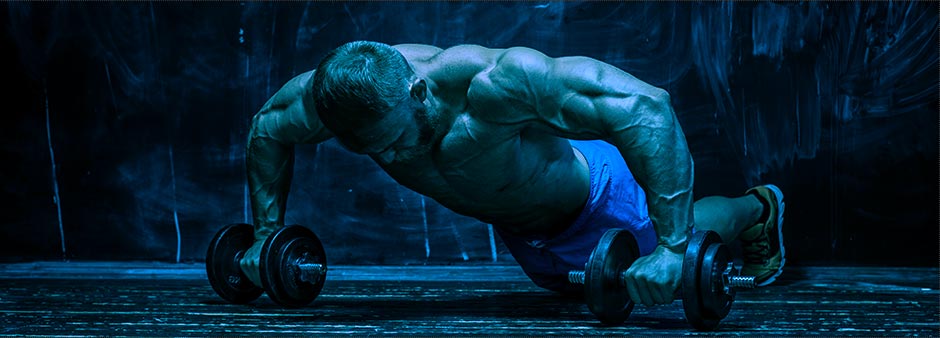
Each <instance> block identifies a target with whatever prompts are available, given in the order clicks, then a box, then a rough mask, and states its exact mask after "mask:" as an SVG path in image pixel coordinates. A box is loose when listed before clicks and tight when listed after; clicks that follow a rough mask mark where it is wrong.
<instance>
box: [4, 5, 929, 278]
mask: <svg viewBox="0 0 940 338" xmlns="http://www.w3.org/2000/svg"><path fill="white" fill-rule="evenodd" d="M937 13H938V8H937V3H935V2H930V3H926V2H919V3H918V2H875V3H869V2H864V3H828V2H813V3H792V2H783V3H779V4H776V3H751V2H736V3H706V4H696V3H684V2H683V3H659V2H657V3H652V2H651V3H633V2H631V3H607V2H603V3H578V2H549V3H537V2H520V3H508V2H495V3H494V2H471V3H458V2H446V3H429V2H402V3H386V2H356V3H334V2H328V3H244V4H242V3H175V2H174V3H111V4H96V3H53V4H47V3H6V4H4V5H3V6H2V7H0V58H2V65H0V81H2V82H3V85H4V88H6V89H5V90H4V91H3V94H2V95H3V96H4V98H5V99H4V100H3V102H4V104H5V106H4V109H3V114H4V116H5V119H4V120H3V123H0V140H2V145H0V146H2V151H3V153H2V154H3V157H2V158H3V161H4V165H3V166H0V178H2V182H3V183H2V187H3V189H2V190H0V191H2V196H0V197H2V198H3V200H4V201H6V202H5V204H4V210H5V215H6V217H4V218H2V221H0V260H19V259H61V258H62V257H67V258H69V259H96V260H100V259H104V260H110V259H116V260H126V259H155V260H166V261H176V260H201V259H202V258H203V255H204V253H205V249H206V246H207V245H208V241H209V239H210V237H211V235H212V234H213V233H214V232H215V231H216V230H217V229H218V228H219V227H221V226H223V225H224V224H227V223H231V222H243V221H245V220H246V219H248V218H249V216H250V215H249V212H250V211H249V210H247V209H246V205H247V204H246V203H247V202H246V201H247V200H246V187H245V179H244V168H243V167H244V147H245V139H246V135H247V123H248V120H249V118H250V117H251V116H252V115H253V114H254V112H256V111H257V109H258V108H259V107H260V106H261V104H263V103H264V101H265V100H266V99H267V98H268V97H269V96H270V95H271V94H273V93H274V92H275V91H276V90H277V89H278V88H279V87H280V85H282V84H283V83H284V82H286V81H287V80H288V79H290V78H291V77H292V76H294V75H296V74H299V73H302V72H304V71H306V70H309V69H311V68H313V67H314V66H315V65H316V64H317V62H318V61H319V59H320V57H322V55H324V54H325V53H326V52H327V51H329V50H330V49H332V48H334V47H336V46H338V45H340V44H342V43H344V42H347V41H351V40H360V39H365V40H377V41H382V42H386V43H389V44H396V43H425V44H433V45H437V46H440V47H448V46H453V45H456V44H463V43H472V44H480V45H484V46H488V47H509V46H517V45H520V46H528V47H532V48H536V49H539V50H541V51H542V52H544V53H546V54H548V55H550V56H565V55H586V56H591V57H594V58H597V59H600V60H603V61H606V62H608V63H611V64H613V65H615V66H618V67H620V68H622V69H624V70H626V71H628V72H630V73H631V74H633V75H634V76H636V77H638V78H640V79H642V80H644V81H646V82H649V83H651V84H653V85H656V86H659V87H662V88H665V89H667V90H668V91H669V92H670V93H671V94H672V98H673V101H674V102H673V104H674V106H675V110H676V112H677V114H678V115H679V119H680V121H681V123H682V125H683V128H684V130H685V132H686V135H687V138H688V141H689V145H690V148H691V150H692V153H693V156H694V158H695V163H696V168H695V169H696V186H695V189H696V191H695V194H696V197H697V198H700V197H703V196H707V195H713V194H720V195H737V194H740V193H742V192H743V191H744V189H746V188H747V187H749V186H751V185H755V184H759V183H763V182H773V183H776V184H778V185H779V186H780V187H781V188H782V189H783V190H784V191H785V192H786V193H787V200H788V204H787V207H788V208H787V215H786V216H787V226H786V239H787V242H788V254H789V259H790V261H791V262H793V263H796V264H800V263H806V264H811V263H820V262H824V263H840V264H882V263H888V264H899V265H909V264H926V265H933V264H936V257H937V253H938V247H937V238H938V227H937V216H938V206H937V203H936V201H937V198H938V195H937V178H938V176H937V163H938V155H937V153H938V148H937V140H938V133H937V131H938V123H937V122H938V121H937V118H938V113H937V107H938V102H937V98H938V87H937V80H938V77H937V76H938V70H937V64H938V49H937V28H938V19H937ZM312 152H313V149H312V147H299V148H298V157H297V165H296V169H295V171H296V175H295V180H294V184H293V192H292V195H291V198H290V202H289V211H288V214H287V221H288V223H300V224H305V225H308V226H309V227H311V228H313V229H314V230H315V231H317V232H318V234H320V236H321V238H322V239H323V240H324V241H325V244H326V246H327V250H328V251H327V252H328V254H329V255H330V257H331V261H332V262H334V263H347V264H348V263H364V264H369V263H384V264H423V263H434V264H449V263H461V262H465V261H471V262H494V261H496V262H511V261H512V258H511V257H510V256H508V254H507V252H506V250H505V248H504V247H502V246H501V244H500V243H499V239H498V238H494V237H493V235H492V232H491V231H490V229H489V227H488V226H487V225H486V224H482V223H480V222H478V221H475V220H473V219H468V218H464V217H459V216H456V215H454V214H453V213H451V212H449V211H448V210H446V209H444V208H443V207H441V206H439V205H437V204H436V203H435V202H434V201H433V200H430V199H425V198H422V197H421V196H419V195H417V194H415V193H413V192H411V191H409V190H407V189H405V188H402V187H400V186H398V185H397V184H395V183H394V181H392V180H391V179H390V178H389V177H388V176H387V175H385V174H384V173H383V172H382V171H381V170H379V169H378V167H377V166H375V165H374V164H372V163H371V162H370V161H369V160H368V159H367V158H365V157H361V156H356V155H353V154H349V153H345V152H343V151H342V150H341V148H339V147H338V146H337V145H336V144H334V143H333V142H332V141H331V142H328V143H325V144H322V145H320V146H319V152H318V153H317V155H316V156H311V153H312Z"/></svg>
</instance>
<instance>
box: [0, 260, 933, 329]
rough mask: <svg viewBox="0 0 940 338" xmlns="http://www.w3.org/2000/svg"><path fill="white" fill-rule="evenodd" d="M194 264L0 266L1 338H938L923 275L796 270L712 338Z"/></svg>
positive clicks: (452, 270) (376, 286)
mask: <svg viewBox="0 0 940 338" xmlns="http://www.w3.org/2000/svg"><path fill="white" fill-rule="evenodd" d="M202 269H203V267H202V266H201V265H198V264H162V263H120V264H115V263H27V264H6V265H0V324H2V325H0V334H2V335H128V336H206V335H212V336H216V335H223V334H224V335H279V336H293V335H298V336H299V335H305V336H318V335H329V334H342V335H348V334H356V335H363V334H388V335H476V334H486V335H494V334H495V335H498V334H515V335H614V334H627V335H687V334H691V335H700V334H721V335H755V334H756V335H825V336H833V335H861V336H912V335H927V336H937V335H940V291H938V286H940V285H938V284H940V277H938V270H937V269H933V268H846V267H839V268H836V267H803V268H792V269H788V270H787V272H786V273H785V274H784V275H783V276H781V280H780V281H779V282H778V283H776V284H774V285H772V286H768V287H764V288H760V289H756V290H750V291H746V292H741V293H739V294H738V297H737V300H736V302H735V304H734V307H733V309H732V311H731V314H730V315H729V316H728V317H727V318H726V319H725V320H724V321H723V322H722V326H721V328H720V330H719V331H718V332H714V333H703V332H694V331H691V330H690V327H689V326H688V325H687V324H686V322H685V319H684V316H683V311H682V305H681V301H679V302H676V303H674V304H671V305H667V306H656V307H644V306H637V307H636V309H635V310H634V312H633V314H632V315H631V317H630V319H629V320H628V322H627V323H626V324H624V325H622V326H616V327H603V326H601V325H599V323H598V322H596V320H595V319H594V318H593V316H592V315H591V314H590V313H589V312H588V310H587V307H586V306H585V305H584V304H583V303H582V301H581V300H580V299H576V298H566V297H561V296H558V295H556V294H554V293H551V292H547V291H543V290H541V289H539V288H537V287H536V286H535V285H534V284H532V283H531V282H529V281H528V280H527V279H526V278H525V276H524V275H522V273H521V270H519V269H518V267H513V266H484V267H480V266H475V267H342V266H340V267H331V271H330V275H329V276H328V282H327V284H326V286H325V288H324V291H323V293H322V294H321V296H320V297H319V298H318V299H317V300H316V301H314V303H312V304H311V305H310V306H308V307H304V308H300V309H285V308H282V307H280V306H278V305H276V304H274V303H273V302H271V301H270V300H269V299H267V298H266V297H264V296H263V297H262V298H260V299H259V300H257V301H255V302H253V303H251V304H248V305H232V304H227V303H225V302H224V301H222V300H221V299H220V298H219V297H218V296H217V295H215V293H214V292H213V291H212V289H211V288H210V287H209V285H208V282H207V281H206V280H205V272H204V271H203V270H202Z"/></svg>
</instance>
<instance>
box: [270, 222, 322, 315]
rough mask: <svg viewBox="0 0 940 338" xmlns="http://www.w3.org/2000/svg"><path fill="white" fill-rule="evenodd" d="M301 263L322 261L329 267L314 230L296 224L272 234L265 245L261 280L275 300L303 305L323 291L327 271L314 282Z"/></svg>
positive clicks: (318, 262)
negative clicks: (305, 277) (306, 276)
mask: <svg viewBox="0 0 940 338" xmlns="http://www.w3.org/2000/svg"><path fill="white" fill-rule="evenodd" d="M299 263H316V264H322V265H323V268H324V270H323V271H326V252H325V251H324V250H323V245H322V244H321V243H320V239H318V238H317V236H316V235H315V234H314V233H313V231H310V230H309V229H307V228H305V227H302V226H299V225H292V226H288V227H284V228H281V229H278V230H277V231H275V232H274V233H272V234H271V235H270V236H268V239H267V240H265V242H264V246H263V247H262V249H261V283H262V286H264V290H266V291H267V292H268V297H270V298H271V300H273V301H274V302H275V303H278V304H281V305H283V306H288V307H300V306H304V305H307V304H309V303H310V302H312V301H313V300H314V299H316V298H317V296H318V295H319V294H320V290H322V289H323V283H324V281H325V280H326V274H325V273H321V274H320V275H319V276H318V277H317V278H316V280H315V281H313V282H308V281H303V280H301V279H300V275H301V273H300V269H299V268H298V267H297V264H299Z"/></svg>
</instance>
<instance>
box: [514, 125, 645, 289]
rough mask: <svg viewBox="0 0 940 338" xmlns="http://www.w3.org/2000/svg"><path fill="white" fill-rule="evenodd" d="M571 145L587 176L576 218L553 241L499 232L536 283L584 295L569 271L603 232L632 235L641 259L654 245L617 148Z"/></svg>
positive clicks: (639, 193)
mask: <svg viewBox="0 0 940 338" xmlns="http://www.w3.org/2000/svg"><path fill="white" fill-rule="evenodd" d="M571 145H572V146H573V147H575V148H577V149H578V150H579V151H580V152H581V154H583V155H584V157H585V159H586V160H587V163H588V167H589V168H590V175H591V193H590V195H589V196H588V200H587V203H586V204H585V206H584V209H583V210H582V211H581V214H580V215H578V218H577V219H575V221H574V222H573V223H572V224H571V225H570V226H569V227H568V228H567V229H566V230H564V231H563V232H562V233H560V234H558V235H557V236H555V237H552V238H546V236H538V235H534V236H513V235H510V234H507V233H505V232H503V231H499V236H500V238H502V240H503V242H504V243H505V244H506V247H507V248H509V252H510V253H511V254H512V256H513V257H514V258H515V259H516V261H517V262H519V265H521V266H522V270H523V271H525V273H526V275H528V276H529V278H530V279H532V281H533V282H535V284H536V285H538V286H540V287H543V288H546V289H549V290H553V291H558V292H562V293H579V292H582V291H583V289H584V287H583V286H580V285H573V284H570V283H568V271H570V270H583V269H584V265H585V264H586V263H587V260H588V257H590V256H591V251H593V250H594V247H595V246H597V242H598V241H599V240H600V238H601V236H603V235H604V232H606V231H607V230H608V229H612V228H619V229H626V230H628V231H630V232H631V233H633V235H634V236H635V237H636V240H637V244H639V246H640V255H643V256H645V255H648V254H650V253H651V252H653V249H654V248H655V247H656V231H655V230H654V229H653V223H652V222H651V221H650V218H649V215H648V213H647V209H646V195H644V192H643V189H642V188H640V186H639V185H638V184H637V183H636V180H634V178H633V174H631V173H630V170H629V169H627V165H626V163H624V160H623V157H622V156H621V155H620V152H619V151H618V150H617V148H616V147H614V146H612V145H610V144H609V143H607V142H604V141H571Z"/></svg>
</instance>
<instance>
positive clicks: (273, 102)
mask: <svg viewBox="0 0 940 338" xmlns="http://www.w3.org/2000/svg"><path fill="white" fill-rule="evenodd" d="M312 74H313V71H310V72H307V73H304V74H301V75H298V76H296V77H294V78H293V79H291V80H290V81H288V82H287V84H285V85H284V86H283V87H281V89H280V90H278V91H277V93H275V94H274V95H273V96H272V97H271V98H270V99H269V100H268V102H267V103H265V104H264V106H262V108H261V110H260V111H259V112H258V113H257V114H255V116H254V118H252V124H251V132H250V134H251V138H257V137H262V138H266V139H271V140H274V141H277V142H279V143H282V144H285V145H291V144H315V143H320V142H323V141H326V140H328V139H329V138H331V137H332V136H333V135H332V133H330V131H329V130H327V129H326V127H325V126H324V125H323V123H322V122H321V121H320V119H319V117H318V116H317V114H316V111H314V110H313V109H314V108H313V104H312V102H308V101H309V95H307V90H306V88H307V86H308V85H309V82H310V81H309V80H310V77H311V75H312Z"/></svg>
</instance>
